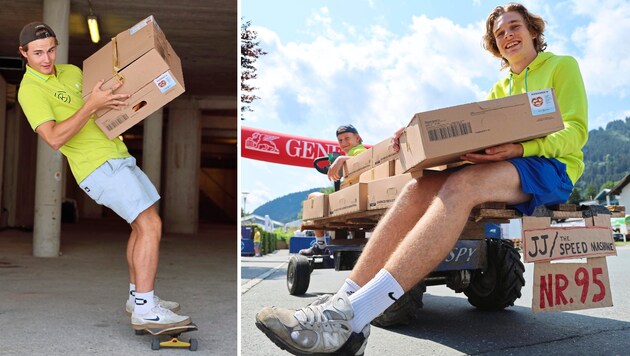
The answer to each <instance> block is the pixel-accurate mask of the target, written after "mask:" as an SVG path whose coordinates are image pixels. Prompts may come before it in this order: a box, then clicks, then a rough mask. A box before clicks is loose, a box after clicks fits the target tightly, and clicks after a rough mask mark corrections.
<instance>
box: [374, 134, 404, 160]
mask: <svg viewBox="0 0 630 356" xmlns="http://www.w3.org/2000/svg"><path fill="white" fill-rule="evenodd" d="M397 158H398V152H396V151H394V145H393V144H392V139H391V137H390V138H387V139H386V140H383V141H381V142H379V143H377V144H376V145H374V146H372V165H374V166H378V165H379V164H383V163H385V162H389V161H393V160H395V159H397Z"/></svg>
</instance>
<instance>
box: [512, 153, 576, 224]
mask: <svg viewBox="0 0 630 356" xmlns="http://www.w3.org/2000/svg"><path fill="white" fill-rule="evenodd" d="M508 162H510V163H512V164H513V165H514V167H516V170H517V171H518V174H519V176H520V177H521V186H522V187H523V192H524V193H526V194H531V196H532V198H531V200H530V201H528V202H525V203H521V204H517V205H513V207H514V208H516V209H518V210H519V211H520V212H521V213H523V214H525V215H531V214H532V213H533V212H534V209H536V207H537V206H540V205H553V204H563V203H565V202H566V201H567V199H569V195H570V194H571V191H572V190H573V183H572V182H571V179H569V176H568V175H567V170H566V165H565V164H564V163H562V162H560V161H558V160H557V159H555V158H544V157H517V158H511V159H509V160H508Z"/></svg>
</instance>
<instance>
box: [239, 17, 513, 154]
mask: <svg viewBox="0 0 630 356" xmlns="http://www.w3.org/2000/svg"><path fill="white" fill-rule="evenodd" d="M327 16H329V14H328V12H327V10H324V9H320V10H319V11H318V12H317V13H316V14H315V15H314V16H313V19H314V20H313V21H311V22H310V26H320V29H319V31H315V29H314V28H312V31H314V32H317V33H319V35H317V36H316V37H314V38H313V40H312V41H310V42H308V41H307V42H301V43H294V42H291V43H286V44H283V43H281V42H280V41H279V40H278V37H277V35H275V34H274V33H273V32H271V31H268V30H266V29H265V30H263V29H257V31H258V32H259V39H260V40H261V46H262V47H263V48H264V49H265V50H266V51H268V52H269V54H268V55H267V56H265V57H263V58H261V59H260V62H259V65H258V73H259V78H258V80H257V81H256V82H255V83H254V86H257V87H259V88H260V89H259V92H258V94H257V95H259V96H260V97H261V98H262V99H261V100H258V101H256V102H254V105H252V107H253V108H254V113H253V114H250V116H251V117H252V119H251V121H252V122H262V121H260V120H262V118H264V126H265V128H267V129H270V130H274V129H276V130H281V131H282V132H290V133H294V134H298V135H308V136H311V137H319V138H328V139H330V138H331V132H333V130H334V128H335V127H337V126H338V125H339V124H341V123H353V124H355V125H356V126H357V128H358V129H359V131H360V132H361V134H362V136H363V137H364V139H365V140H366V142H370V143H373V142H378V141H381V140H383V139H385V138H387V137H388V136H389V135H390V134H391V133H393V131H394V130H395V129H396V128H398V127H400V126H402V125H404V124H406V123H407V121H408V120H409V119H410V118H411V116H412V115H413V114H414V113H416V112H420V111H425V110H429V109H435V108H439V107H444V106H450V105H455V104H460V103H464V102H470V101H476V100H480V99H482V98H483V97H484V96H485V94H486V93H487V90H489V88H490V86H491V85H492V83H494V82H495V81H496V80H497V79H498V78H499V77H501V76H503V75H505V74H504V73H502V72H499V70H498V69H499V62H498V60H497V59H494V58H493V57H492V56H491V55H490V54H489V53H488V52H486V51H485V50H483V48H482V47H481V35H482V33H483V21H479V22H478V23H476V24H474V25H469V26H466V27H463V26H461V25H458V24H455V23H453V22H452V21H451V20H449V19H445V18H437V19H430V18H427V17H426V16H418V17H414V18H413V22H412V25H411V26H410V27H409V29H408V31H407V32H406V33H404V34H402V35H396V34H393V33H391V32H389V31H388V30H387V29H385V28H383V27H381V26H378V25H375V26H372V27H369V28H364V29H353V30H352V31H351V32H347V28H345V27H343V26H341V27H342V30H341V31H344V33H339V32H335V30H333V27H334V26H333V25H335V24H332V23H331V22H330V18H329V17H327ZM344 28H345V29H346V30H343V29H344ZM479 82H482V83H483V85H484V86H483V87H479V86H478V84H477V83H479Z"/></svg>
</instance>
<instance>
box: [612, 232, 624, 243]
mask: <svg viewBox="0 0 630 356" xmlns="http://www.w3.org/2000/svg"><path fill="white" fill-rule="evenodd" d="M613 239H614V240H615V241H623V234H618V233H613Z"/></svg>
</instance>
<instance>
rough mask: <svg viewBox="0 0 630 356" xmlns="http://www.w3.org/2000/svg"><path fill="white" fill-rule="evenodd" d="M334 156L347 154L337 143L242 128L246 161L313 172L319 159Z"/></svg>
mask: <svg viewBox="0 0 630 356" xmlns="http://www.w3.org/2000/svg"><path fill="white" fill-rule="evenodd" d="M332 152H343V151H342V150H341V148H340V147H339V143H338V142H337V141H327V140H320V139H314V138H308V137H300V136H292V135H286V134H282V133H277V132H271V131H266V130H260V129H255V128H251V127H245V126H241V156H242V157H245V158H251V159H257V160H260V161H266V162H273V163H280V164H287V165H291V166H300V167H308V168H313V160H314V159H315V158H318V157H322V156H326V155H327V154H328V153H332Z"/></svg>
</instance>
